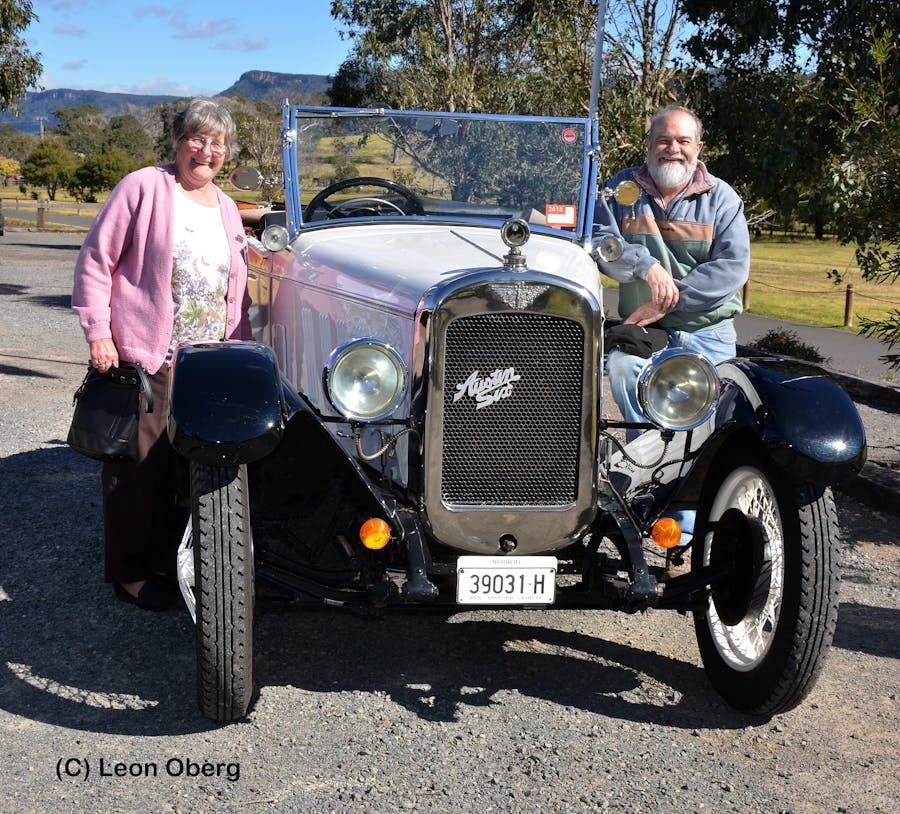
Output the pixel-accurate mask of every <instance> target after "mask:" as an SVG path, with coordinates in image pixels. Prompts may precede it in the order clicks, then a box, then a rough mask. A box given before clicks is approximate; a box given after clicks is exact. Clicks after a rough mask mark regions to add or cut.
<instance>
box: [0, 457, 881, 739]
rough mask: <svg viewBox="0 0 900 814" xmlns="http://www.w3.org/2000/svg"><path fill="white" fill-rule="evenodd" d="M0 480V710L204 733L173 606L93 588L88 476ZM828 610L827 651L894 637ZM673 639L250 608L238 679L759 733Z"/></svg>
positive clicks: (92, 725) (456, 705)
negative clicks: (243, 668)
mask: <svg viewBox="0 0 900 814" xmlns="http://www.w3.org/2000/svg"><path fill="white" fill-rule="evenodd" d="M0 483H2V484H4V505H5V508H6V511H5V512H3V513H0V708H2V709H4V710H6V711H7V712H9V713H12V714H14V715H17V716H20V717H22V718H25V719H28V720H32V721H39V722H43V723H46V724H51V725H55V726H61V727H68V728H73V729H81V730H87V731H92V732H100V733H115V734H127V735H134V736H142V735H177V734H188V733H195V732H202V731H205V730H208V729H210V728H212V727H214V726H215V724H212V723H211V722H209V721H206V720H205V719H203V718H202V717H201V715H200V714H199V712H198V710H197V707H196V705H195V702H194V681H195V678H194V677H195V665H194V644H193V626H192V624H191V621H190V617H189V616H188V614H187V611H186V610H185V609H184V608H181V607H179V608H178V609H177V610H174V611H172V612H169V613H165V614H150V613H146V612H143V611H140V610H137V609H136V608H133V607H131V606H126V605H123V604H121V603H119V602H117V601H115V599H114V598H113V594H112V591H111V590H110V589H109V586H107V585H105V584H104V583H103V581H102V529H101V518H100V500H99V464H96V463H94V462H92V461H88V460H87V459H84V458H82V457H80V456H78V455H77V454H75V453H74V452H72V451H71V450H70V449H68V447H66V446H65V445H64V444H63V443H62V442H61V441H59V442H57V445H56V446H50V447H49V448H46V449H41V450H36V451H33V452H27V453H22V454H18V455H12V456H9V457H7V458H5V459H2V460H0ZM842 611H844V615H843V617H842V619H841V622H840V624H839V628H838V637H837V640H836V644H837V645H838V646H839V647H850V648H853V649H860V648H861V647H869V645H864V644H862V643H864V642H871V641H875V640H876V639H878V636H875V635H872V634H871V632H868V631H875V632H879V631H880V635H881V642H882V645H879V647H881V646H883V647H885V648H887V649H888V650H890V649H891V648H896V636H894V637H893V638H891V637H888V638H884V635H883V631H885V630H895V629H896V627H897V626H896V623H897V621H898V620H897V614H896V612H893V611H891V612H887V611H885V609H883V608H870V607H865V606H859V605H855V606H853V605H851V606H849V607H847V606H846V605H845V606H842ZM885 613H890V618H885ZM644 619H647V620H648V622H649V620H653V622H654V624H652V625H650V624H647V625H646V626H647V628H648V630H649V629H650V628H651V627H652V630H653V632H651V633H648V636H647V637H646V638H647V640H648V645H647V648H646V649H644V648H642V647H637V646H634V645H633V644H632V642H631V641H630V639H632V638H637V637H638V636H642V633H636V632H635V631H634V625H635V624H638V625H644V624H645V623H644V621H643V620H644ZM659 620H671V621H665V622H664V624H663V625H660V623H659ZM628 625H631V630H630V632H629V628H628V627H627V626H628ZM668 625H670V626H671V627H667V626H668ZM689 629H690V622H689V620H688V619H685V618H683V617H679V616H676V615H674V614H668V613H666V612H661V611H660V612H651V614H650V616H648V617H642V616H637V617H622V616H621V615H619V614H616V613H614V612H605V613H589V612H584V611H573V612H554V611H550V612H541V611H530V612H526V611H522V612H515V611H509V612H493V611H485V612H471V611H469V612H465V613H458V614H453V613H446V614H439V613H425V614H422V615H412V614H402V613H398V614H388V616H387V617H386V618H385V619H384V620H381V621H376V620H370V619H365V618H361V617H359V616H356V615H351V614H349V613H346V612H342V611H338V610H335V611H327V610H297V609H293V608H288V609H284V608H282V607H281V606H278V605H272V604H270V603H266V602H261V603H260V606H259V608H258V613H257V623H256V631H255V642H254V647H255V651H256V655H255V660H254V661H255V675H256V682H255V683H256V686H257V687H263V688H265V687H276V686H281V687H286V686H292V687H295V688H298V689H299V690H300V691H302V692H306V693H309V692H312V693H323V694H328V693H335V692H362V693H382V694H384V695H385V696H386V697H389V698H390V699H392V700H393V701H394V702H395V703H397V704H398V705H400V706H402V707H404V708H406V709H408V710H410V711H411V712H412V713H413V714H415V715H416V716H417V717H419V718H420V719H421V720H423V721H440V722H453V721H455V720H458V718H459V714H460V711H461V709H463V708H464V707H487V706H492V705H496V704H507V705H509V704H515V705H520V704H522V705H528V704H533V703H542V702H550V703H553V704H558V705H560V706H564V707H569V708H573V709H578V710H583V711H586V712H590V713H594V714H596V715H598V716H601V717H606V718H614V719H619V720H624V721H631V722H636V723H643V722H652V723H659V724H666V725H669V726H675V727H680V728H688V729H695V728H696V729H703V728H716V729H734V728H741V727H746V726H748V725H753V724H758V723H761V722H762V721H761V719H754V718H750V717H748V716H745V715H741V714H739V713H737V712H735V711H734V710H732V709H731V708H730V707H728V706H727V705H726V704H725V703H724V702H723V701H722V700H721V699H720V698H719V696H718V695H716V693H715V692H714V690H713V689H712V688H711V687H710V685H709V683H708V682H707V680H706V677H705V674H704V672H703V670H702V669H701V668H700V667H699V666H697V665H696V664H695V663H692V662H691V661H689V660H684V659H682V658H680V657H678V656H673V655H666V654H668V653H672V652H675V653H677V652H680V650H679V648H681V649H683V648H684V647H685V646H686V645H685V644H684V642H690V650H689V651H685V652H686V655H687V658H688V659H694V658H695V657H696V656H695V653H696V651H695V649H694V646H693V634H692V633H691V632H690V630H689ZM587 631H589V632H587ZM660 631H662V632H660ZM669 632H671V634H672V635H671V637H670V636H669V635H668V634H669ZM623 641H624V642H625V643H623ZM653 647H656V650H654V649H653ZM865 652H874V651H872V650H869V649H867V650H866V651H865ZM511 698H512V700H510V699H511Z"/></svg>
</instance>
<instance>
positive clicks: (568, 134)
mask: <svg viewBox="0 0 900 814" xmlns="http://www.w3.org/2000/svg"><path fill="white" fill-rule="evenodd" d="M577 138H578V133H576V132H575V131H574V130H573V129H572V128H571V127H567V128H566V129H565V130H563V141H564V142H565V143H566V144H574V143H575V141H576V140H577Z"/></svg>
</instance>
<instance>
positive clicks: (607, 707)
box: [255, 611, 760, 729]
mask: <svg viewBox="0 0 900 814" xmlns="http://www.w3.org/2000/svg"><path fill="white" fill-rule="evenodd" d="M483 613H484V618H483V619H482V618H478V617H479V616H480V613H479V612H476V613H472V612H466V613H464V614H460V615H458V616H455V615H449V616H441V615H438V614H426V615H422V616H417V617H411V616H408V615H393V614H388V616H387V617H386V618H385V619H383V620H369V619H362V618H359V617H355V616H351V615H348V614H345V613H335V612H329V611H301V612H290V611H288V612H284V613H281V614H278V615H277V616H276V615H274V614H270V615H269V616H268V618H266V617H258V619H257V622H258V624H257V633H256V639H255V647H256V656H257V657H256V678H257V683H258V684H259V685H260V686H275V685H291V686H295V687H299V688H301V689H303V690H305V691H307V692H316V693H319V692H326V693H327V692H366V693H381V694H383V695H385V696H387V697H389V698H391V699H392V700H393V701H394V702H395V703H397V704H400V705H401V706H403V707H405V708H406V709H408V710H410V711H411V712H413V713H414V714H415V715H417V716H418V717H419V718H421V719H423V720H426V721H441V722H453V721H455V720H457V719H458V717H459V713H460V710H461V708H462V707H465V706H467V707H486V706H491V705H494V704H499V703H507V704H509V703H513V704H516V705H522V706H523V708H524V705H527V704H529V703H532V701H549V702H552V703H554V704H559V705H561V706H564V707H570V708H574V709H579V710H584V711H586V712H592V713H595V714H597V715H600V716H603V717H608V718H616V719H620V720H625V721H631V722H635V723H644V722H655V723H659V724H663V723H664V724H666V725H669V726H676V727H682V728H689V729H694V728H707V727H710V728H717V729H721V728H725V729H731V728H741V727H746V726H748V725H750V724H753V723H759V722H760V719H753V718H749V717H748V716H744V715H741V714H739V713H737V712H735V711H734V710H732V709H731V708H730V707H728V706H727V705H726V704H725V703H724V702H723V701H722V700H721V699H720V698H719V697H718V696H717V695H716V694H715V691H714V690H713V689H712V688H711V687H710V685H709V684H708V682H707V680H706V677H705V675H704V673H703V670H702V669H701V668H699V667H697V666H696V665H694V664H690V663H688V662H685V661H681V660H679V659H676V658H672V657H668V656H664V655H660V654H659V653H655V652H652V651H645V650H642V649H639V648H635V647H632V646H630V645H626V644H621V643H617V642H615V641H610V640H608V639H604V638H602V637H599V636H594V635H587V634H584V633H581V632H578V631H569V630H562V629H559V628H556V627H554V625H555V624H559V623H560V622H561V621H563V620H562V619H561V618H560V615H559V614H558V613H557V612H555V611H548V612H541V611H530V612H520V613H514V614H513V615H514V616H515V617H516V618H517V619H525V620H526V622H525V623H523V622H520V621H507V620H497V619H496V618H495V614H494V612H491V611H485V612H483ZM566 615H567V614H566ZM610 615H612V616H614V615H615V614H614V613H612V612H610ZM531 620H533V621H534V623H533V624H532V623H531ZM563 624H565V622H564V621H563ZM510 693H513V694H514V698H515V699H518V700H513V701H509V700H506V701H503V700H501V699H502V698H507V699H508V697H509V694H510Z"/></svg>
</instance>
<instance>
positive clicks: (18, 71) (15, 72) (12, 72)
mask: <svg viewBox="0 0 900 814" xmlns="http://www.w3.org/2000/svg"><path fill="white" fill-rule="evenodd" d="M36 19H37V15H36V14H35V13H34V11H33V9H32V4H31V2H30V0H0V110H6V109H8V108H12V109H13V110H15V111H16V112H18V110H19V106H18V100H19V99H21V98H22V97H23V96H24V95H25V92H26V91H27V90H28V89H29V88H33V87H37V82H38V80H39V79H40V76H41V62H40V56H41V55H40V54H32V53H31V51H30V50H29V48H28V44H27V43H26V42H25V40H24V39H23V38H22V33H23V32H24V31H25V29H26V28H28V26H29V24H30V23H31V21H32V20H36Z"/></svg>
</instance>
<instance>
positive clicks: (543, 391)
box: [441, 312, 585, 507]
mask: <svg viewBox="0 0 900 814" xmlns="http://www.w3.org/2000/svg"><path fill="white" fill-rule="evenodd" d="M584 344H585V343H584V330H583V328H582V326H581V325H580V324H578V323H577V322H574V321H572V320H569V319H563V318H560V317H557V316H550V315H546V314H535V313H526V312H514V313H489V314H477V315H474V316H466V317H460V318H458V319H456V320H454V321H453V322H452V323H451V324H450V325H449V326H448V327H447V334H446V349H445V356H444V358H445V365H444V383H445V384H444V393H443V400H444V404H443V410H444V436H443V439H442V460H441V473H442V479H441V481H442V488H441V497H442V499H443V501H444V503H445V504H447V505H449V506H486V507H498V506H567V505H570V504H572V503H573V502H574V501H575V499H576V496H577V491H578V477H579V472H578V461H579V447H580V443H581V424H582V402H581V400H582V369H583V362H584V360H583V353H584Z"/></svg>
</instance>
